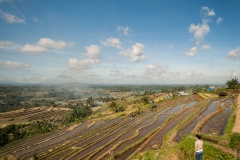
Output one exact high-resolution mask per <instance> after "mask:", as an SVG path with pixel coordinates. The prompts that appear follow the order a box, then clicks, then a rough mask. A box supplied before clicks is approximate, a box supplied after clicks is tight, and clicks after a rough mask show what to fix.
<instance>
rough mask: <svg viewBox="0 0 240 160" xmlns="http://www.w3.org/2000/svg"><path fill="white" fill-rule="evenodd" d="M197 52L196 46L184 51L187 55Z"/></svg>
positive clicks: (193, 54)
mask: <svg viewBox="0 0 240 160" xmlns="http://www.w3.org/2000/svg"><path fill="white" fill-rule="evenodd" d="M197 52H198V49H197V47H192V48H191V49H190V51H189V52H186V53H185V54H186V55H187V56H191V57H192V56H195V55H196V54H197Z"/></svg>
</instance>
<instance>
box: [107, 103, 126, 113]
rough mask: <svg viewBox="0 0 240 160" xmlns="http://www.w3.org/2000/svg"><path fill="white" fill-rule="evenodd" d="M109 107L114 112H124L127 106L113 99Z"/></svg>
mask: <svg viewBox="0 0 240 160" xmlns="http://www.w3.org/2000/svg"><path fill="white" fill-rule="evenodd" d="M109 107H110V108H111V109H112V110H113V111H114V112H122V111H124V110H125V107H123V106H121V105H119V104H117V102H115V101H112V102H111V103H110V104H109Z"/></svg>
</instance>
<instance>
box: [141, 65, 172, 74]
mask: <svg viewBox="0 0 240 160" xmlns="http://www.w3.org/2000/svg"><path fill="white" fill-rule="evenodd" d="M167 70H168V67H167V66H163V65H159V64H155V65H152V64H149V65H148V66H147V68H146V70H145V72H144V74H143V76H144V77H149V76H154V77H162V76H163V74H165V73H167Z"/></svg>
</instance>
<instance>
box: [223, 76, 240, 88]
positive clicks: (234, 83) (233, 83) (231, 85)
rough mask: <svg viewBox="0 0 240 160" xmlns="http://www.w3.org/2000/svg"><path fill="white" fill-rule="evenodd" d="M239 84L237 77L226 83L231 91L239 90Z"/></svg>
mask: <svg viewBox="0 0 240 160" xmlns="http://www.w3.org/2000/svg"><path fill="white" fill-rule="evenodd" d="M238 83H239V80H238V79H237V78H236V77H235V78H231V80H228V81H227V82H226V84H227V86H228V88H229V89H237V88H238Z"/></svg>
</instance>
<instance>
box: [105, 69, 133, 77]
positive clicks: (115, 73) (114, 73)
mask: <svg viewBox="0 0 240 160" xmlns="http://www.w3.org/2000/svg"><path fill="white" fill-rule="evenodd" d="M109 76H112V77H121V78H136V77H137V75H136V74H134V73H132V72H127V73H124V72H123V71H120V70H111V71H110V72H109Z"/></svg>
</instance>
